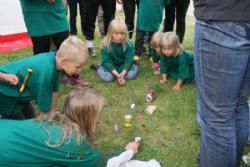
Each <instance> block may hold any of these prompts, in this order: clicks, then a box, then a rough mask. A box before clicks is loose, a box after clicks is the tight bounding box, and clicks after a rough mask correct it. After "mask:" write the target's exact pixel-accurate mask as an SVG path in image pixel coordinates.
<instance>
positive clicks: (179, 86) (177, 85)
mask: <svg viewBox="0 0 250 167" xmlns="http://www.w3.org/2000/svg"><path fill="white" fill-rule="evenodd" d="M182 85H183V80H181V79H178V80H177V82H176V84H175V85H174V86H173V87H172V90H173V91H175V92H179V91H180V90H181V87H182Z"/></svg>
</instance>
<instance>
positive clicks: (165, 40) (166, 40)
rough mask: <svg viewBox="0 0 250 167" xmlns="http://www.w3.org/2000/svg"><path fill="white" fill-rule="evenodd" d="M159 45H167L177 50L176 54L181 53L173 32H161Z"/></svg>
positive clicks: (177, 39) (180, 47) (178, 42)
mask: <svg viewBox="0 0 250 167" xmlns="http://www.w3.org/2000/svg"><path fill="white" fill-rule="evenodd" d="M160 47H161V49H162V48H167V47H170V48H174V49H176V51H177V53H176V55H179V54H181V53H182V51H183V48H182V46H181V44H180V41H179V38H178V36H177V35H176V33H174V32H165V33H164V34H163V36H162V38H161V41H160Z"/></svg>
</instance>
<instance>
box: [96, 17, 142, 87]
mask: <svg viewBox="0 0 250 167" xmlns="http://www.w3.org/2000/svg"><path fill="white" fill-rule="evenodd" d="M101 54H102V64H101V67H100V68H99V69H98V70H97V74H98V76H99V77H100V78H101V79H102V80H103V81H105V82H111V81H113V80H114V79H115V78H116V79H117V81H118V84H120V85H124V84H125V79H128V80H131V79H135V78H136V76H137V73H138V65H136V64H134V63H133V59H134V48H133V44H132V43H131V42H130V41H129V39H128V30H127V27H126V24H125V23H124V21H121V20H119V19H114V20H113V21H111V23H110V24H109V28H108V32H107V35H106V36H105V38H104V42H103V48H102V50H101Z"/></svg>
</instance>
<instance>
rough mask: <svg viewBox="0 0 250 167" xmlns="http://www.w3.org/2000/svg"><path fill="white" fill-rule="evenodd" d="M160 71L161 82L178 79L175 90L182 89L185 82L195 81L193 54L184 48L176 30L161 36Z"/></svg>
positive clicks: (173, 88)
mask: <svg viewBox="0 0 250 167" xmlns="http://www.w3.org/2000/svg"><path fill="white" fill-rule="evenodd" d="M160 46H161V52H162V57H161V59H160V62H161V63H160V72H161V74H162V79H161V80H160V83H161V84H166V83H167V82H168V78H172V79H175V80H177V82H176V84H175V85H174V86H173V87H172V90H173V91H180V90H181V87H182V86H183V84H184V82H192V81H194V64H193V54H191V53H190V52H188V51H186V50H184V49H183V48H182V46H181V44H180V42H179V39H178V36H177V35H176V34H175V33H174V32H166V33H164V35H163V36H162V38H161V44H160Z"/></svg>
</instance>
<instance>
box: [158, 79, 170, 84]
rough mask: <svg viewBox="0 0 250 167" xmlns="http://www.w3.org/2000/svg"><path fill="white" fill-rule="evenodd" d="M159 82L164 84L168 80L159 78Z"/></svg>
mask: <svg viewBox="0 0 250 167" xmlns="http://www.w3.org/2000/svg"><path fill="white" fill-rule="evenodd" d="M160 83H161V84H166V83H168V80H166V79H161V80H160Z"/></svg>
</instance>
